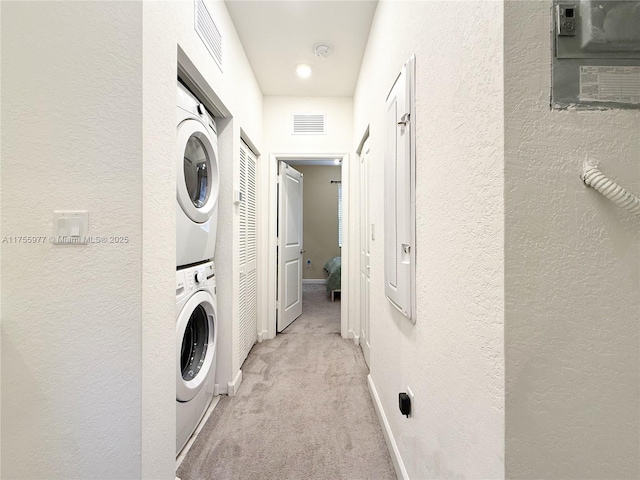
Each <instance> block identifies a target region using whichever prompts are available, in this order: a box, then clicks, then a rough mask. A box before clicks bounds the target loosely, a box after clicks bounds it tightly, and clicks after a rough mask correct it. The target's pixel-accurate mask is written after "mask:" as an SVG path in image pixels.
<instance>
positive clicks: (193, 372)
mask: <svg viewBox="0 0 640 480" xmlns="http://www.w3.org/2000/svg"><path fill="white" fill-rule="evenodd" d="M213 302H214V301H213V298H212V297H211V295H210V294H209V293H208V292H205V291H199V292H196V293H195V294H194V295H193V296H192V297H191V298H190V299H189V300H188V301H187V303H186V305H185V306H184V308H183V309H182V311H181V312H180V315H179V316H178V320H177V322H176V347H177V348H176V351H177V368H176V399H177V400H178V401H180V402H188V401H189V400H191V399H192V398H193V397H195V396H196V395H197V394H198V392H200V390H201V389H202V388H203V386H204V384H205V380H206V379H207V377H208V376H209V374H210V373H211V364H212V362H213V357H214V355H215V345H216V334H217V331H216V330H217V328H216V327H217V325H216V317H215V308H214V306H213Z"/></svg>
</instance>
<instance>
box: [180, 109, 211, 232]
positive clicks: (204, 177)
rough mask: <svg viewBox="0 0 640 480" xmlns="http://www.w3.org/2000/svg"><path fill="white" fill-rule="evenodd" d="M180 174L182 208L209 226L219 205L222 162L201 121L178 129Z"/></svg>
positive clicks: (194, 218)
mask: <svg viewBox="0 0 640 480" xmlns="http://www.w3.org/2000/svg"><path fill="white" fill-rule="evenodd" d="M177 172H178V178H177V190H178V191H177V197H178V203H179V204H180V207H181V208H182V210H183V211H184V212H185V213H186V214H187V216H188V217H189V218H190V219H191V220H193V221H194V222H196V223H204V222H206V221H207V220H209V218H210V217H211V215H212V213H213V211H214V208H216V206H217V203H218V189H219V184H218V159H217V158H216V153H215V150H214V148H213V144H212V142H211V137H210V133H209V132H208V131H207V130H206V129H205V126H204V125H203V124H202V123H200V122H198V121H197V120H193V119H188V120H185V121H184V122H182V123H180V125H178V149H177Z"/></svg>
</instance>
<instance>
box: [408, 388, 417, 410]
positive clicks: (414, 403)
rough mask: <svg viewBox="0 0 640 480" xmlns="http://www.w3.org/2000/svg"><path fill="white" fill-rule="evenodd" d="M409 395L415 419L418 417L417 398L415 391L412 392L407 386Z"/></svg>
mask: <svg viewBox="0 0 640 480" xmlns="http://www.w3.org/2000/svg"><path fill="white" fill-rule="evenodd" d="M407 395H409V399H410V400H411V416H412V417H415V416H416V410H415V409H416V397H415V396H414V395H413V391H412V390H411V388H410V387H409V386H408V385H407Z"/></svg>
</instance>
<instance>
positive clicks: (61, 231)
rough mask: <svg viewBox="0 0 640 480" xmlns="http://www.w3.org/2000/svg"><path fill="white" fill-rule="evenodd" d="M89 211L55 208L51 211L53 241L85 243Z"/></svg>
mask: <svg viewBox="0 0 640 480" xmlns="http://www.w3.org/2000/svg"><path fill="white" fill-rule="evenodd" d="M88 232H89V212H88V211H86V210H56V211H54V212H53V243H54V244H56V245H85V244H86V243H88V236H87V233H88Z"/></svg>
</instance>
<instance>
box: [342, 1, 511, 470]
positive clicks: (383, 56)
mask: <svg viewBox="0 0 640 480" xmlns="http://www.w3.org/2000/svg"><path fill="white" fill-rule="evenodd" d="M502 49H503V9H502V3H500V2H491V1H487V2H482V1H478V2H458V1H450V2H392V1H381V2H380V3H379V4H378V8H377V11H376V15H375V18H374V22H373V25H372V28H371V33H370V37H369V44H368V47H367V51H366V54H365V57H364V61H363V64H362V68H361V71H360V77H359V81H358V86H357V89H356V94H355V97H354V106H355V107H354V115H355V136H354V140H353V144H357V142H359V141H360V137H361V135H362V134H363V133H364V131H365V129H366V127H367V125H370V131H371V156H370V159H371V160H370V161H371V164H370V165H371V166H370V170H369V171H370V180H371V190H370V191H371V192H372V193H371V199H370V202H371V205H370V207H371V208H370V211H371V216H372V221H373V222H375V226H376V240H375V241H373V242H372V244H371V250H372V253H371V376H372V379H373V382H374V384H375V386H376V389H377V391H378V394H379V396H380V398H381V403H382V407H383V409H384V412H385V414H386V416H387V418H388V421H389V424H390V428H391V432H392V434H393V436H394V438H395V441H396V442H397V444H398V448H399V452H400V455H401V457H402V461H403V463H404V466H405V468H406V470H407V473H408V475H409V477H410V478H500V477H502V476H504V371H503V367H504V356H503V347H504V345H503V315H504V314H503V308H504V299H503V268H504V264H503V245H504V244H503V233H504V230H503V200H502V196H503V158H504V150H503V138H504V137H503V128H504V126H503V77H502V75H503V62H502ZM411 54H415V55H416V65H417V81H416V96H417V108H416V119H415V121H416V122H417V124H416V132H417V162H416V163H417V199H416V202H417V204H416V210H417V285H418V287H417V288H418V291H417V323H416V325H415V326H413V325H411V323H410V322H408V321H407V320H406V319H405V318H404V317H402V316H401V315H399V314H398V313H396V311H395V309H394V308H393V307H392V306H391V305H390V304H389V302H388V301H387V300H386V299H385V297H384V273H383V272H384V269H383V238H384V225H383V223H384V222H383V211H384V203H383V195H382V192H383V190H384V178H383V168H382V167H383V151H384V118H385V116H384V111H385V110H384V102H385V98H386V96H387V94H388V92H389V89H390V88H391V86H392V84H393V82H394V80H395V78H396V76H397V74H398V73H399V72H400V69H401V67H402V64H403V63H404V62H405V61H406V60H407V59H408V58H409V57H410V55H411ZM356 178H357V176H356ZM354 223H356V224H357V223H358V222H354ZM354 238H358V237H357V236H356V237H354ZM407 385H408V386H410V387H411V389H412V390H413V392H414V394H415V404H414V416H413V417H412V418H410V419H407V418H405V417H404V416H402V415H401V414H400V412H399V411H398V392H403V391H405V388H406V386H407Z"/></svg>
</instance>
